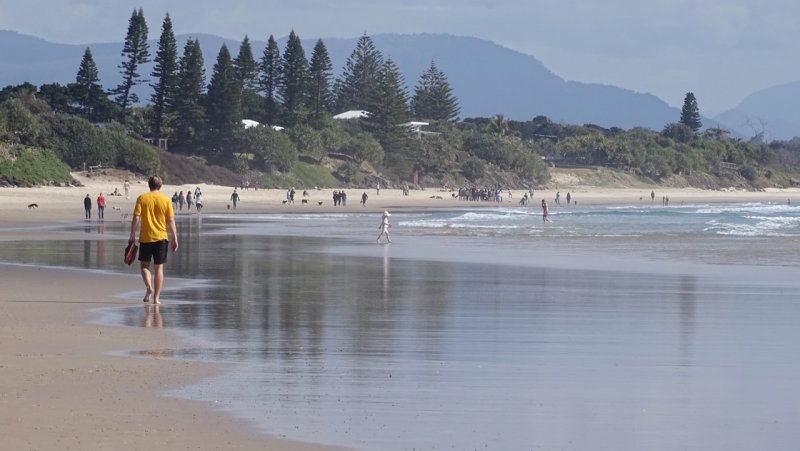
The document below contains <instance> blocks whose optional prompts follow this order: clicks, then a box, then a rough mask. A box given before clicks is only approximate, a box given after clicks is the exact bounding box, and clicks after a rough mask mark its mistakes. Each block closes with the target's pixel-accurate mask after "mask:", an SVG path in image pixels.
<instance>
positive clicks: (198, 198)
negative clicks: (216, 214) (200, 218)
mask: <svg viewBox="0 0 800 451" xmlns="http://www.w3.org/2000/svg"><path fill="white" fill-rule="evenodd" d="M194 206H195V207H196V208H197V212H198V213H200V210H202V209H203V193H197V194H196V195H195V196H194Z"/></svg>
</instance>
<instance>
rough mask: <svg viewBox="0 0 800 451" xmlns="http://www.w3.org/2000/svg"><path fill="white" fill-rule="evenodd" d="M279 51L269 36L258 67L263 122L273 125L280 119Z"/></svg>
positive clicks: (280, 63) (272, 38) (276, 44)
mask: <svg viewBox="0 0 800 451" xmlns="http://www.w3.org/2000/svg"><path fill="white" fill-rule="evenodd" d="M282 66H283V63H282V62H281V50H280V48H278V43H277V42H275V38H274V37H273V36H272V35H269V39H267V46H266V47H265V48H264V55H263V56H262V57H261V62H260V65H259V69H260V77H261V78H260V80H259V90H260V91H261V92H262V93H263V94H264V121H265V122H266V123H267V124H273V125H274V124H275V122H276V121H277V120H278V118H279V117H280V110H281V108H280V98H279V97H278V85H279V84H280V82H281V70H282V69H281V68H282Z"/></svg>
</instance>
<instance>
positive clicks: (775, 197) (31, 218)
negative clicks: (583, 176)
mask: <svg viewBox="0 0 800 451" xmlns="http://www.w3.org/2000/svg"><path fill="white" fill-rule="evenodd" d="M73 175H74V176H75V178H76V179H77V180H78V181H79V182H81V183H83V184H84V186H81V187H52V186H42V187H33V188H16V187H3V188H0V228H4V229H6V230H7V229H12V228H15V227H17V228H27V227H42V226H46V225H48V224H54V223H58V222H61V221H70V222H71V221H76V222H77V221H83V220H84V210H83V199H84V197H85V196H86V195H87V194H89V196H90V198H91V199H92V205H93V208H92V219H91V221H90V222H98V221H97V208H96V204H95V199H96V198H97V196H98V194H99V193H101V192H102V193H104V194H105V195H106V203H107V206H106V209H105V221H106V222H108V221H123V222H124V221H130V219H129V218H130V213H131V212H132V211H133V206H134V204H135V202H136V197H137V196H138V195H139V194H142V193H144V192H146V191H148V189H147V184H146V182H145V181H142V180H137V181H135V183H133V184H132V185H131V188H130V192H129V195H128V196H127V197H126V196H124V195H122V196H110V195H108V193H110V192H113V191H114V190H115V189H118V190H120V191H121V190H122V182H120V181H117V180H97V179H95V178H87V177H81V176H80V175H79V174H77V173H76V174H73ZM198 186H199V187H200V189H201V191H202V192H203V204H204V208H203V211H202V213H206V214H209V213H211V214H226V213H246V214H251V213H252V214H270V213H281V214H286V213H300V214H313V213H345V212H347V213H355V212H363V213H375V214H379V213H381V212H383V211H384V210H389V211H394V212H396V211H434V210H438V211H442V210H456V209H464V208H497V207H504V208H529V209H534V210H538V209H539V208H540V205H539V202H540V200H541V199H544V200H546V201H547V202H548V204H550V208H551V210H552V209H557V208H565V207H567V205H565V204H566V202H565V201H566V194H567V193H568V192H569V193H570V195H571V197H572V199H573V201H574V202H573V206H576V207H581V206H584V205H587V206H636V205H640V206H662V199H663V198H664V197H669V205H670V206H675V205H681V204H683V203H742V202H768V203H776V204H787V203H789V204H795V203H796V202H800V188H787V189H769V190H765V191H742V190H713V191H712V190H701V189H696V188H674V189H669V188H656V189H655V195H656V196H655V199H653V200H651V198H650V193H651V191H654V189H652V188H604V187H589V186H581V185H578V186H563V187H561V188H558V189H546V190H535V191H534V195H533V197H532V198H531V199H530V200H529V204H528V206H527V207H522V206H520V204H519V201H520V199H521V198H522V196H523V194H524V193H525V191H524V190H512V191H511V193H512V197H511V198H509V197H508V191H504V198H503V201H502V202H501V203H499V204H498V203H496V202H491V201H462V200H458V199H456V198H453V195H454V194H457V191H452V190H449V191H448V190H444V189H441V188H428V189H424V190H412V191H410V192H409V194H408V195H407V196H405V195H403V193H402V190H400V189H388V188H384V189H381V190H380V194H379V195H378V194H376V190H375V188H361V189H347V190H345V191H346V192H347V193H348V194H349V199H348V200H349V202H348V203H347V205H346V206H334V205H333V200H332V194H333V191H336V190H334V189H320V190H309V196H308V197H306V198H304V197H303V196H302V192H303V189H302V188H297V189H296V191H297V193H296V195H295V203H294V204H293V205H292V204H288V203H284V201H285V200H286V191H285V190H282V189H259V190H255V189H248V190H238V192H239V195H240V197H241V200H240V203H239V205H238V207H237V208H236V209H233V208H232V205H231V202H230V196H231V194H232V193H233V190H234V188H233V187H227V186H219V185H207V184H200V185H198ZM194 189H195V186H189V185H180V186H176V185H164V187H163V188H162V189H161V192H162V193H164V194H165V195H166V196H168V197H171V196H172V194H173V193H175V192H182V193H184V194H185V193H186V191H187V190H191V191H194ZM363 192H366V193H367V194H368V196H369V198H368V200H367V204H366V205H365V206H362V205H360V202H359V201H360V197H361V193H363ZM558 192H560V194H561V206H558V205H555V202H554V199H555V196H556V193H558ZM304 201H305V202H306V203H303V202H304ZM320 203H321V204H320ZM30 205H35V207H33V206H30ZM189 214H198V213H197V211H196V210H195V209H194V208H193V209H192V210H191V211H189V210H186V209H181V210H177V211H176V215H189Z"/></svg>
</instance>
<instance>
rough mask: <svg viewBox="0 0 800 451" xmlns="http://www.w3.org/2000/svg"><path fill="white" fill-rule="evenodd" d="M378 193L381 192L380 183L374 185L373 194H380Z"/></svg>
mask: <svg viewBox="0 0 800 451" xmlns="http://www.w3.org/2000/svg"><path fill="white" fill-rule="evenodd" d="M380 194H381V184H380V183H378V184H377V185H375V195H376V196H380Z"/></svg>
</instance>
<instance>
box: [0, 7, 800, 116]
mask: <svg viewBox="0 0 800 451" xmlns="http://www.w3.org/2000/svg"><path fill="white" fill-rule="evenodd" d="M140 7H141V8H143V10H144V14H145V18H146V20H147V23H148V27H149V29H150V35H151V36H150V37H151V38H157V37H158V35H159V34H160V30H161V22H162V20H163V18H164V15H165V14H166V13H169V14H170V17H171V18H172V23H173V27H174V30H175V32H176V34H182V33H209V34H216V35H219V36H222V37H225V38H230V39H235V40H241V39H242V38H243V37H244V35H248V36H249V37H250V38H251V39H255V40H266V38H267V37H268V36H269V35H270V34H272V35H274V36H275V37H276V38H280V37H283V36H286V35H288V34H289V32H290V31H291V30H295V32H296V33H297V34H298V36H300V37H301V38H303V39H315V38H322V39H323V40H324V39H325V38H353V37H358V36H361V35H363V34H364V33H368V34H369V35H376V34H381V33H400V34H415V33H447V34H452V35H459V36H473V37H477V38H483V39H487V40H490V41H493V42H495V43H497V44H500V45H502V46H505V47H508V48H511V49H513V50H517V51H519V52H522V53H526V54H529V55H531V56H533V57H535V58H537V59H538V60H540V61H541V62H542V63H544V65H545V66H546V67H548V68H549V69H550V70H552V71H553V72H554V73H556V74H557V75H559V76H561V77H562V78H564V79H567V80H575V81H582V82H590V83H602V84H609V85H615V86H619V87H622V88H626V89H631V90H634V91H638V92H645V93H651V94H654V95H656V96H658V97H660V98H661V99H663V100H664V101H666V102H667V103H669V104H670V105H673V106H676V107H680V106H681V105H682V104H683V99H684V96H685V94H686V93H687V92H693V93H694V94H695V96H696V98H697V101H698V104H699V106H700V110H701V113H703V115H706V116H711V115H714V114H716V113H719V112H722V111H724V110H726V109H728V108H732V107H734V106H736V105H737V104H738V103H739V102H740V101H741V100H742V99H743V98H744V97H746V96H747V95H749V94H751V93H753V92H756V91H758V90H761V89H764V88H768V87H771V86H774V85H777V84H782V83H788V82H792V81H797V80H800V58H798V56H800V45H799V44H797V43H800V20H798V17H800V2H799V1H797V0H516V1H514V0H482V1H476V0H392V1H388V0H363V1H356V0H288V1H287V0H282V1H274V0H226V1H219V0H217V1H211V0H180V1H178V0H140V1H138V2H128V1H122V0H83V1H79V0H27V1H21V0H0V29H5V30H13V31H17V32H20V33H23V34H29V35H34V36H38V37H41V38H44V39H46V40H48V41H52V42H59V43H69V44H90V43H98V42H122V41H123V40H124V37H125V32H126V30H127V25H128V19H129V18H130V15H131V12H132V11H133V10H134V9H138V8H140Z"/></svg>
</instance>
